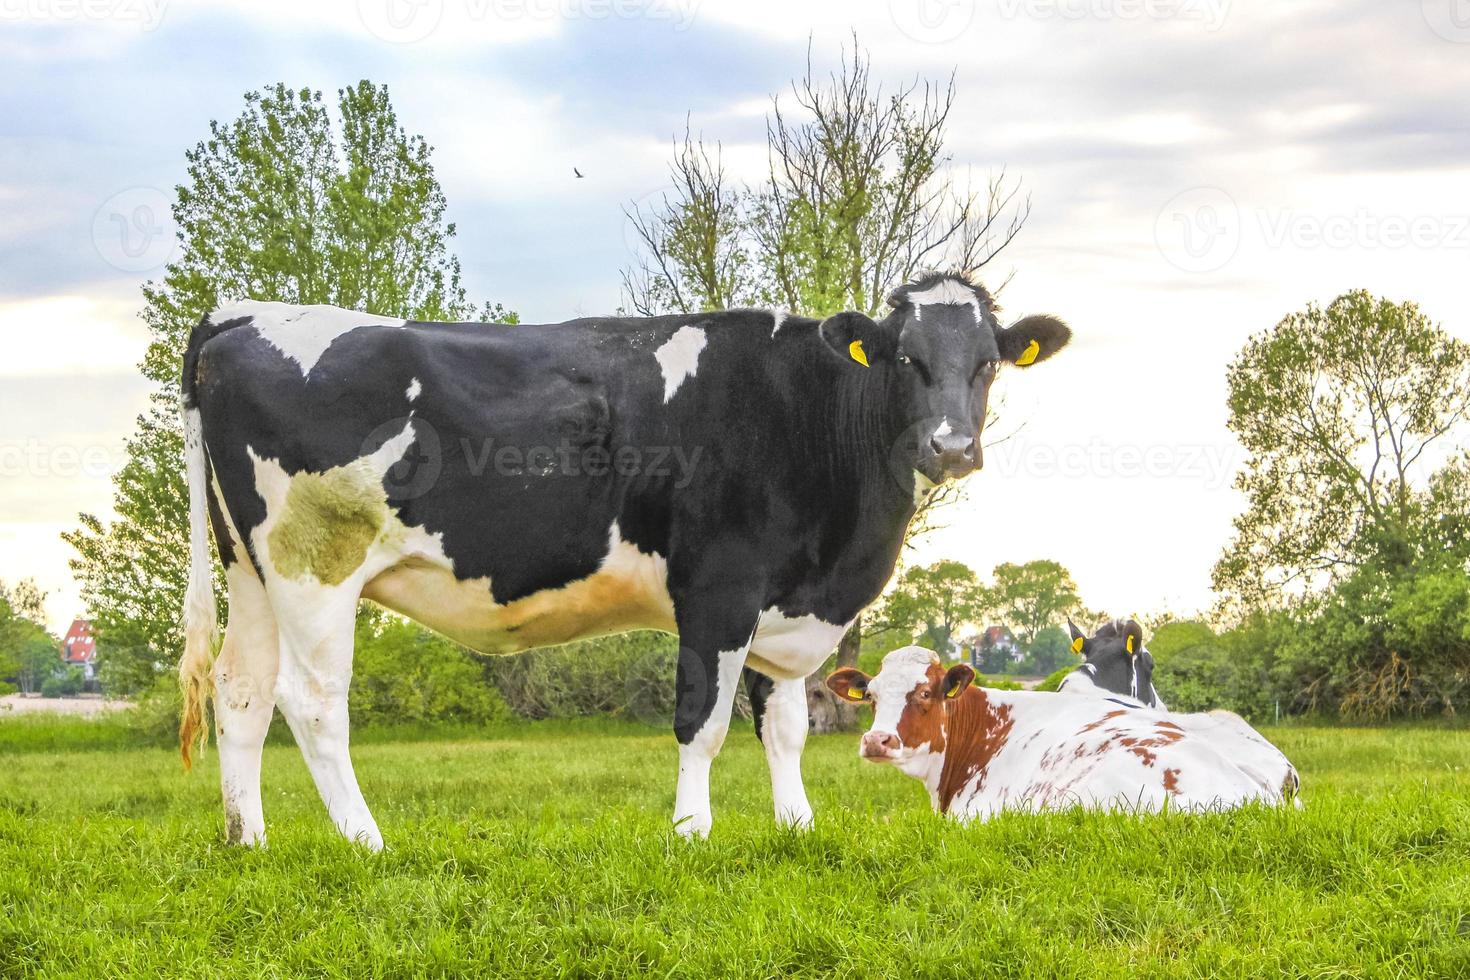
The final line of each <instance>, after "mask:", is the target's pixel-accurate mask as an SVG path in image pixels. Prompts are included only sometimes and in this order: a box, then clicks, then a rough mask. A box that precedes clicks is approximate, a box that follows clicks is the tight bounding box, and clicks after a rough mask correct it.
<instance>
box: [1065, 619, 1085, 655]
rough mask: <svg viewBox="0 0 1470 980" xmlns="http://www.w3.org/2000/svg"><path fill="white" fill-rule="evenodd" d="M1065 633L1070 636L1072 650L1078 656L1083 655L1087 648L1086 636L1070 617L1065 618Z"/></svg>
mask: <svg viewBox="0 0 1470 980" xmlns="http://www.w3.org/2000/svg"><path fill="white" fill-rule="evenodd" d="M1067 635H1068V636H1070V637H1071V638H1072V652H1073V653H1075V654H1077V656H1079V657H1080V656H1083V655H1084V654H1085V652H1086V650H1087V637H1085V636H1083V635H1082V631H1081V630H1079V629H1078V628H1077V625H1076V624H1075V623H1073V622H1072V620H1071V618H1070V617H1068V619H1067Z"/></svg>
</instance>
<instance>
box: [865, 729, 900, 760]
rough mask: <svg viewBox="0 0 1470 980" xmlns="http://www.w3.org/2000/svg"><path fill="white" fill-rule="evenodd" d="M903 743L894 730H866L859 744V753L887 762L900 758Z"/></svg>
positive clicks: (868, 757)
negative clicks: (899, 753) (899, 752)
mask: <svg viewBox="0 0 1470 980" xmlns="http://www.w3.org/2000/svg"><path fill="white" fill-rule="evenodd" d="M902 747H903V743H902V742H900V741H899V740H898V736H897V735H895V734H893V733H892V732H864V733H863V740H862V742H861V743H860V744H859V746H858V755H861V756H862V757H863V758H864V759H869V760H871V761H873V762H885V761H888V760H891V759H896V758H898V750H899V749H901V748H902Z"/></svg>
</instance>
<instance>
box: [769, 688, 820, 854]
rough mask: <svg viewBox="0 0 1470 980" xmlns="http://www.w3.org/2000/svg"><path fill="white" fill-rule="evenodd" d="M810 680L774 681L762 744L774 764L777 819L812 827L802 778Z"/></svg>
mask: <svg viewBox="0 0 1470 980" xmlns="http://www.w3.org/2000/svg"><path fill="white" fill-rule="evenodd" d="M809 727H810V721H809V719H808V714H807V703H806V680H805V679H804V678H802V679H797V680H777V681H773V682H772V686H771V692H770V694H769V695H767V696H766V703H765V711H764V714H763V716H762V719H761V729H760V737H761V743H762V744H763V745H764V746H765V748H766V762H767V763H768V764H769V765H770V767H771V797H772V800H773V801H774V802H775V806H776V821H777V822H778V823H782V824H787V825H790V826H793V827H809V826H811V822H812V805H811V803H809V802H808V801H807V798H806V787H805V786H804V785H803V784H802V781H801V751H802V749H803V748H805V747H806V734H807V729H808V728H809Z"/></svg>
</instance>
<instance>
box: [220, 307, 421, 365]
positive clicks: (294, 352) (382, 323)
mask: <svg viewBox="0 0 1470 980" xmlns="http://www.w3.org/2000/svg"><path fill="white" fill-rule="evenodd" d="M246 316H248V317H250V318H251V326H253V327H254V328H255V332H256V333H258V334H259V335H260V336H261V338H262V339H263V340H265V341H266V343H268V344H270V345H271V346H272V347H274V348H275V349H276V350H278V351H280V352H281V353H282V354H284V355H285V356H286V357H288V358H290V359H291V360H293V361H295V362H296V364H297V366H298V367H300V368H301V373H302V375H303V376H308V375H310V374H311V371H312V368H314V367H316V363H317V361H319V360H321V356H322V355H323V354H324V353H326V350H327V348H328V347H330V346H332V342H333V341H335V340H336V339H337V338H338V337H340V336H342V335H343V334H345V333H350V332H351V331H353V330H356V329H357V328H358V327H401V326H403V325H404V324H405V323H406V322H407V321H405V320H401V319H398V318H397V317H386V316H375V315H374V314H371V313H358V312H356V311H355V310H344V309H341V308H340V307H336V306H320V305H317V306H296V305H293V304H290V303H266V302H261V301H258V300H242V301H241V302H239V303H235V304H232V305H230V306H224V307H221V308H220V309H218V310H216V311H214V312H213V313H211V314H210V322H212V323H223V322H225V321H226V320H234V319H238V318H240V317H246Z"/></svg>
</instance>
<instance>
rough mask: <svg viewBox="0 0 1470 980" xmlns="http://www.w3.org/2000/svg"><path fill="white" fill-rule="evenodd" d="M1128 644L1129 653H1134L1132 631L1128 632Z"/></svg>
mask: <svg viewBox="0 0 1470 980" xmlns="http://www.w3.org/2000/svg"><path fill="white" fill-rule="evenodd" d="M1127 645H1128V652H1129V653H1132V652H1133V634H1132V633H1129V634H1128V644H1127Z"/></svg>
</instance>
